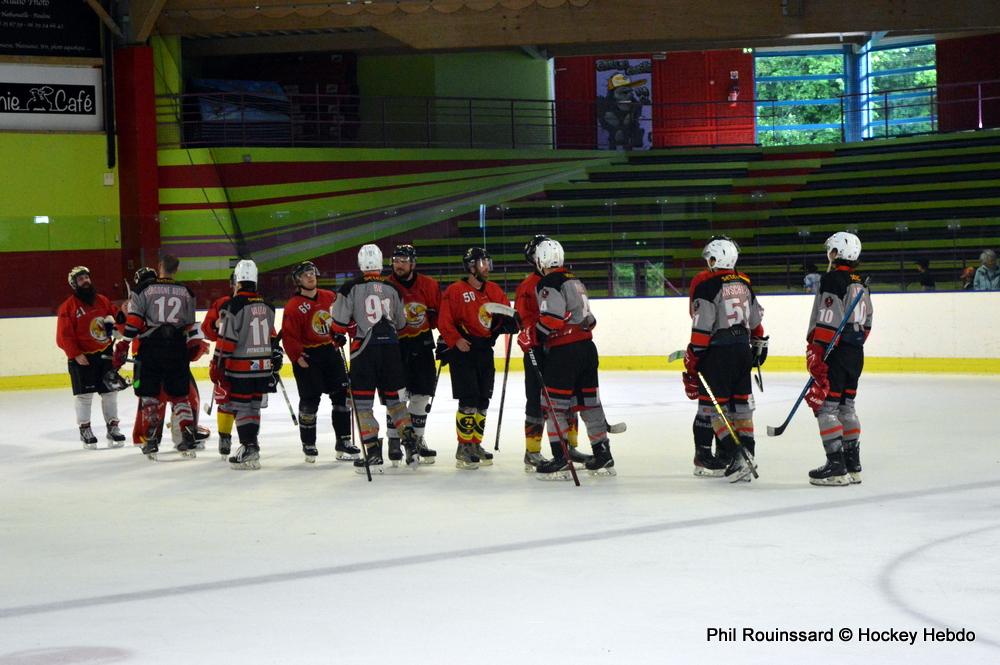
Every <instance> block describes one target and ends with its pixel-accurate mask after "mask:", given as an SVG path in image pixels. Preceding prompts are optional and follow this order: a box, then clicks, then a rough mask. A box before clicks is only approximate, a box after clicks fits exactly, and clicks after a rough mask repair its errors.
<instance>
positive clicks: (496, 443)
mask: <svg viewBox="0 0 1000 665" xmlns="http://www.w3.org/2000/svg"><path fill="white" fill-rule="evenodd" d="M511 346H512V344H511V343H510V335H507V352H506V354H505V358H504V361H503V390H501V391H500V413H499V414H498V415H497V438H496V441H494V442H493V450H500V425H501V424H502V423H503V402H504V399H506V398H507V374H508V373H509V372H510V347H511Z"/></svg>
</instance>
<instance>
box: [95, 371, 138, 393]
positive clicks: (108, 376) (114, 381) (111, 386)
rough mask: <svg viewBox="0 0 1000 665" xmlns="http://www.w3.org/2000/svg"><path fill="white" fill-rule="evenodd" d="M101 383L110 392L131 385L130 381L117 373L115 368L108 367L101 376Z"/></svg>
mask: <svg viewBox="0 0 1000 665" xmlns="http://www.w3.org/2000/svg"><path fill="white" fill-rule="evenodd" d="M101 383H103V384H104V387H105V388H107V389H108V390H109V391H111V392H116V391H118V390H125V389H126V388H128V387H129V386H131V385H132V382H131V381H129V380H128V379H126V378H125V377H123V376H122V375H121V374H119V373H118V370H116V369H109V370H108V371H107V372H105V373H104V376H102V377H101Z"/></svg>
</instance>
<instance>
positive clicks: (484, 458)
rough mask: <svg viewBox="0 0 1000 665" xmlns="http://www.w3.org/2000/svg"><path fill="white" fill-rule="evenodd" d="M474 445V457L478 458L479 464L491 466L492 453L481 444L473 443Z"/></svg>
mask: <svg viewBox="0 0 1000 665" xmlns="http://www.w3.org/2000/svg"><path fill="white" fill-rule="evenodd" d="M473 445H474V446H475V447H476V457H478V458H479V466H493V453H491V452H489V451H488V450H486V449H485V448H483V446H482V444H479V443H476V444H473Z"/></svg>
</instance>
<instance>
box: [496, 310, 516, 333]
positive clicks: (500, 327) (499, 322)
mask: <svg viewBox="0 0 1000 665" xmlns="http://www.w3.org/2000/svg"><path fill="white" fill-rule="evenodd" d="M490 327H491V328H492V329H493V334H494V335H516V334H517V332H518V327H517V321H515V320H514V317H513V316H503V315H499V314H494V315H493V324H492V325H491V326H490Z"/></svg>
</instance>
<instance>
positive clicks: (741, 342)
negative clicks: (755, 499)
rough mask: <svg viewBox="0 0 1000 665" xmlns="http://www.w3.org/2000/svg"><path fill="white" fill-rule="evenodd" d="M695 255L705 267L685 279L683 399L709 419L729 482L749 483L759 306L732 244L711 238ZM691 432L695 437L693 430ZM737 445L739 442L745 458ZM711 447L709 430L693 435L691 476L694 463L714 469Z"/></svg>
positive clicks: (761, 357) (762, 342)
mask: <svg viewBox="0 0 1000 665" xmlns="http://www.w3.org/2000/svg"><path fill="white" fill-rule="evenodd" d="M701 255H702V257H703V258H704V259H705V262H706V264H707V265H708V270H705V271H703V272H701V273H698V274H697V275H696V276H695V278H694V280H692V283H691V304H690V312H691V343H690V344H688V348H687V352H686V353H685V355H684V369H685V372H684V373H683V375H682V378H683V381H684V391H685V393H686V394H687V396H688V399H697V400H698V411H699V415H700V416H701V417H702V418H703V419H704V418H708V419H709V420H710V421H711V424H712V432H714V435H715V437H717V438H718V440H719V446H720V448H721V453H720V457H721V458H722V460H723V461H724V462H726V464H727V466H726V469H725V471H724V475H725V476H727V477H728V478H729V479H730V482H737V481H740V480H746V481H749V480H750V479H751V476H752V474H753V470H754V469H755V468H756V466H755V465H756V462H755V461H754V457H753V456H754V449H755V443H754V430H753V410H754V402H753V395H752V394H751V379H750V372H751V370H752V369H753V367H754V364H755V361H756V362H758V363H760V364H761V365H763V364H764V361H765V360H766V359H767V341H768V338H767V337H766V336H765V335H764V326H763V324H762V320H763V316H764V309H763V308H762V307H761V306H760V303H758V302H757V297H756V295H754V292H753V289H752V288H751V286H750V278H749V277H747V276H746V275H744V274H743V273H741V272H737V271H736V261H737V260H738V259H739V247H737V245H736V243H735V242H733V241H732V240H730V239H729V238H727V237H725V236H718V237H715V238H712V239H711V240H710V241H709V242H708V244H707V245H705V249H704V250H703V251H702V254H701ZM699 372H700V373H701V375H702V376H703V377H704V379H705V381H706V382H707V383H708V385H709V386H710V387H711V389H712V392H713V393H714V394H715V397H716V399H717V400H718V402H719V406H721V407H722V409H723V410H724V411H725V412H726V418H728V420H729V422H730V424H731V425H732V427H733V429H734V430H735V431H736V433H737V436H739V439H740V440H739V441H738V442H737V441H733V440H732V436H731V435H730V433H729V428H728V427H727V426H726V424H725V420H723V418H722V416H720V415H719V414H718V413H717V412H716V411H715V409H714V407H713V405H712V400H711V397H710V396H709V394H708V392H707V391H706V390H705V387H704V386H703V385H702V384H701V381H699V379H698V373H699ZM695 436H696V437H698V436H699V432H698V430H697V429H696V434H695ZM737 445H741V446H744V448H745V451H746V452H747V453H748V454H747V456H746V457H744V455H742V454H740V453H739V451H738V449H737ZM711 446H712V441H711V434H710V433H709V432H704V433H701V438H698V439H696V448H695V475H704V474H699V473H698V468H699V466H700V467H702V468H704V469H709V470H714V469H717V468H718V467H719V465H718V463H717V460H716V459H715V458H713V456H712V450H711Z"/></svg>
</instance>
